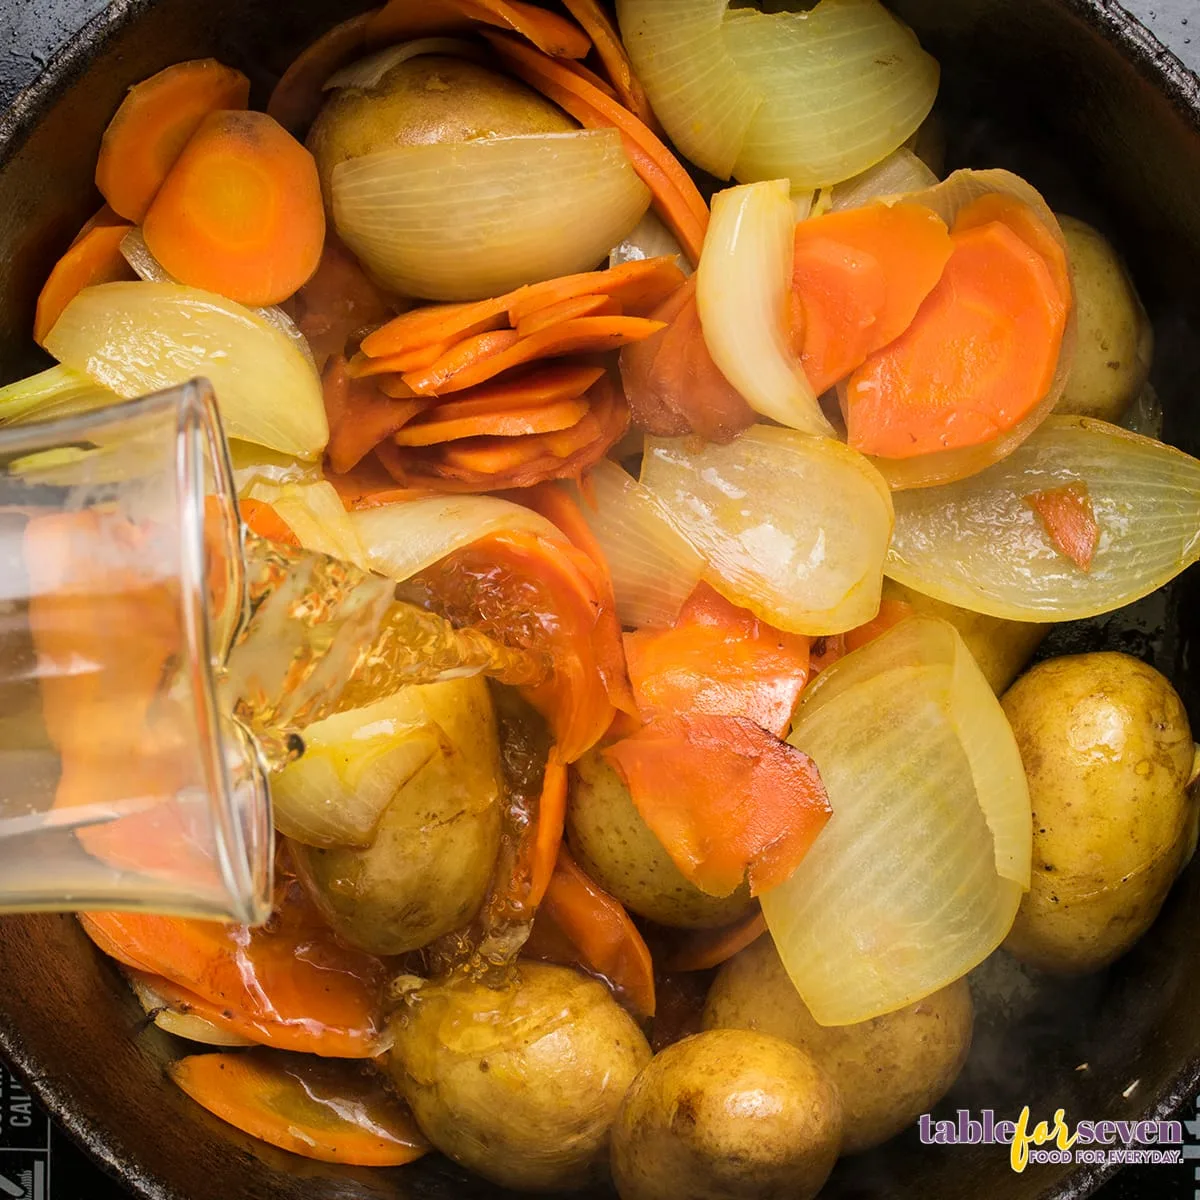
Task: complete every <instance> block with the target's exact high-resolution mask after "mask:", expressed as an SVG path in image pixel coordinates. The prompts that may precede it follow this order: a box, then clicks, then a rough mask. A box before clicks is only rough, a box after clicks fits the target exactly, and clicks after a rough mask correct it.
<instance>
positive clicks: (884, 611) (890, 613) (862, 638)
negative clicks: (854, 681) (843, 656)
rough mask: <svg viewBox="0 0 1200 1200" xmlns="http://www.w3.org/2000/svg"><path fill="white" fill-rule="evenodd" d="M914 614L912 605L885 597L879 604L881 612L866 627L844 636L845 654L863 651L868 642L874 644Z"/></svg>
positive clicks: (850, 631) (863, 626)
mask: <svg viewBox="0 0 1200 1200" xmlns="http://www.w3.org/2000/svg"><path fill="white" fill-rule="evenodd" d="M914 612H916V609H914V608H913V606H912V605H911V604H908V603H906V602H905V601H903V600H895V599H893V598H892V597H891V596H884V597H883V599H882V600H880V602H879V612H878V613H876V614H875V616H874V617H873V618H872V619H871V620H869V621H868V622H867V623H866V624H865V625H859V626H858V628H857V629H850V630H847V632H846V633H844V634H843V635H842V637H843V641H844V645H845V652H846V653H847V654H849V653H850V652H851V651H853V650H861V649H862V648H863V646H865V645H866V644H867V643H868V642H873V641H874V640H875V639H876V638H877V637H880V636H881V635H882V634H885V633H887V631H888V630H889V629H891V628H892V626H893V625H899V624H900V622H901V621H903V620H904V619H905V617H911V616H912V615H913V613H914Z"/></svg>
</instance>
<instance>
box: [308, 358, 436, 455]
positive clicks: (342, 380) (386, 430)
mask: <svg viewBox="0 0 1200 1200" xmlns="http://www.w3.org/2000/svg"><path fill="white" fill-rule="evenodd" d="M321 389H322V393H323V395H324V398H325V416H326V418H327V419H328V421H329V443H328V445H327V446H326V448H325V450H326V453H327V454H328V455H329V465H330V466H331V467H332V468H333V470H334V471H335V472H336V473H338V474H344V473H345V472H346V471H349V470H351V469H352V468H353V467H355V466H357V465H358V463H360V462H361V461H362V460H363V459H364V458H365V457H366V456H367V455H368V454H370V453H371V451H372V450H374V449H375V447H376V446H378V445H379V443H380V442H382V441H383V440H384V439H385V438H389V437H391V436H392V434H394V433H396V432H397V431H398V430H400V429H403V428H404V426H405V425H407V424H408V422H409V421H411V420H412V419H413V417H415V416H417V415H418V413H420V412H422V411H423V410H424V409H426V408H428V406H429V404H430V403H431V401H429V400H423V399H419V398H417V397H415V396H413V395H412V394H411V392H410V393H409V395H408V397H407V398H393V397H391V396H388V395H387V394H386V393H384V391H383V390H382V389H381V388H380V387H379V386H378V385H377V383H376V381H375V380H374V379H352V378H351V377H350V375H349V374H348V373H347V371H346V361H345V359H343V358H342V357H341V356H340V355H338V356H335V357H334V358H331V359H330V360H329V362H328V363H327V364H326V366H325V373H324V374H323V375H322V377H321Z"/></svg>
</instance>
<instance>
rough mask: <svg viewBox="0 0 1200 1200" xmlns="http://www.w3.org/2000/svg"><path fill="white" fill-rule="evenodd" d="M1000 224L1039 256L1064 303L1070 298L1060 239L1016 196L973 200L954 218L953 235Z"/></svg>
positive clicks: (999, 194)
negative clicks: (993, 223) (1048, 269)
mask: <svg viewBox="0 0 1200 1200" xmlns="http://www.w3.org/2000/svg"><path fill="white" fill-rule="evenodd" d="M992 221H999V222H1000V223H1001V224H1002V225H1007V226H1008V227H1009V229H1011V230H1012V231H1013V233H1015V234H1016V235H1017V237H1019V238H1020V239H1021V241H1023V242H1024V243H1025V244H1026V245H1027V246H1028V247H1029V248H1030V249H1031V250H1033V251H1035V252H1036V253H1037V254H1039V255H1040V256H1041V257H1042V258H1043V259H1044V260H1045V262H1046V266H1048V267H1049V268H1050V274H1051V275H1052V276H1053V277H1054V286H1055V287H1056V288H1057V289H1058V294H1059V295H1060V296H1062V297H1063V298H1064V299H1067V298H1069V297H1070V295H1071V268H1070V266H1069V265H1068V263H1067V252H1066V250H1064V249H1063V247H1062V245H1061V244H1060V243H1059V241H1058V239H1057V238H1056V237H1055V236H1054V234H1052V233H1051V232H1050V230H1049V229H1047V228H1046V225H1045V224H1044V223H1043V221H1042V219H1041V217H1039V216H1038V215H1037V213H1036V212H1035V211H1034V210H1033V209H1032V208H1030V207H1029V205H1028V204H1025V203H1024V202H1023V201H1021V200H1018V199H1017V198H1016V196H1006V195H1003V194H1002V193H1000V192H993V193H991V194H990V195H987V196H980V197H979V199H978V200H973V201H972V202H971V203H970V204H968V205H967V206H966V208H964V209H962V211H961V212H959V214H958V216H956V217H955V218H954V232H955V233H962V232H964V231H965V230H968V229H978V228H979V226H980V225H987V224H989V223H990V222H992Z"/></svg>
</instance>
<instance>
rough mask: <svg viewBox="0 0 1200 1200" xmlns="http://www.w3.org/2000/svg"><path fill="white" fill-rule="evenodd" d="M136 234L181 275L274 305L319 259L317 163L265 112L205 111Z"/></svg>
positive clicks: (241, 298)
mask: <svg viewBox="0 0 1200 1200" xmlns="http://www.w3.org/2000/svg"><path fill="white" fill-rule="evenodd" d="M143 232H144V234H145V237H146V245H147V247H149V249H150V252H151V253H152V254H153V255H154V257H155V258H157V259H158V261H159V262H160V263H162V265H163V266H164V267H165V268H166V270H167V271H168V272H169V273H170V274H171V275H173V276H174V277H175V278H176V279H178V280H179V281H180V282H181V283H186V284H190V285H191V286H193V287H199V288H204V289H206V290H208V291H210V292H219V293H220V294H221V295H222V296H228V297H229V298H230V299H231V300H236V301H238V303H240V304H249V305H259V306H261V305H268V304H278V303H279V302H280V301H281V300H286V299H287V298H288V297H289V296H291V295H292V294H293V293H294V292H296V290H297V289H298V288H299V287H300V286H301V285H302V284H304V283H306V282H307V281H308V280H309V279H310V278H311V277H312V275H313V273H314V272H315V271H316V269H317V264H318V263H319V262H320V261H321V251H322V248H323V247H324V244H325V207H324V204H323V202H322V200H321V182H320V180H319V179H318V177H317V164H316V162H315V161H314V160H313V156H312V155H311V154H309V152H308V151H307V150H306V149H305V148H304V147H303V146H302V145H300V143H299V142H298V141H296V139H295V138H294V137H292V135H291V134H290V133H288V131H287V130H286V129H284V128H283V126H282V125H280V124H279V122H278V121H276V120H275V119H274V118H272V117H268V116H267V115H266V114H265V113H257V112H215V113H211V114H209V116H207V117H206V118H205V119H204V120H203V121H202V122H201V123H200V125H199V127H198V128H197V129H196V132H195V133H194V134H193V135H192V137H191V140H190V141H189V142H188V144H187V145H186V146H185V147H184V149H183V152H182V153H181V154H180V156H179V158H178V159H177V160H176V162H175V165H174V166H172V168H171V170H170V171H169V172H168V174H167V177H166V179H165V180H164V181H163V184H162V187H161V188H160V189H159V191H158V194H157V195H156V196H155V197H154V201H153V202H152V203H151V205H150V208H149V211H148V212H147V213H146V217H145V222H144V224H143Z"/></svg>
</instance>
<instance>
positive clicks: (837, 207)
mask: <svg viewBox="0 0 1200 1200" xmlns="http://www.w3.org/2000/svg"><path fill="white" fill-rule="evenodd" d="M937 181H938V177H937V176H936V175H935V174H934V173H933V172H932V171H931V170H930V169H929V167H928V166H926V165H925V163H924V161H923V160H922V159H920V158H918V157H917V156H916V155H915V154H914V153H913V152H912V151H911V150H909V149H908V148H907V147H906V146H901V147H900V149H899V150H894V151H892V153H891V154H889V155H888V156H887V158H885V159H884V160H883V161H882V162H879V163H876V164H875V166H873V167H871V168H870V169H869V170H866V171H864V172H863V173H862V174H861V175H855V176H854V178H853V179H847V180H846V181H845V183H839V184H838V185H837V187H835V188H834V189H833V211H834V212H841V211H842V209H845V208H861V207H862V206H863V205H864V204H870V203H871V201H872V200H881V199H883V197H885V196H903V195H905V194H906V193H907V192H919V191H921V190H923V189H926V188H931V187H936V186H937Z"/></svg>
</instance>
